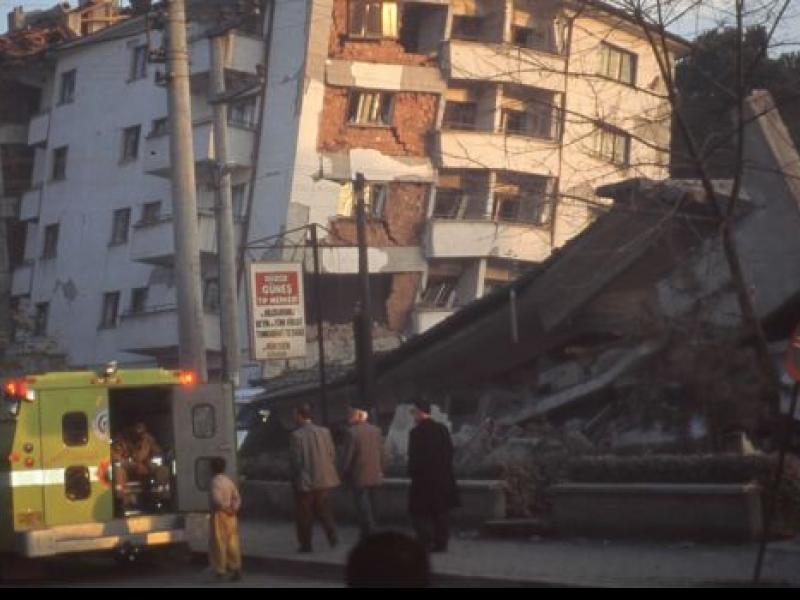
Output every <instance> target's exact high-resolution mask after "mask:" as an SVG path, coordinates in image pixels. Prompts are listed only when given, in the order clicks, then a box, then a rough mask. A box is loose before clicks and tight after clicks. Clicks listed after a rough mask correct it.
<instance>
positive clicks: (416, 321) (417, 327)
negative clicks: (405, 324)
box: [411, 306, 456, 335]
mask: <svg viewBox="0 0 800 600" xmlns="http://www.w3.org/2000/svg"><path fill="white" fill-rule="evenodd" d="M455 312H456V311H455V309H453V308H430V307H426V306H417V307H416V308H415V309H414V312H413V313H412V317H411V320H412V322H411V327H412V331H413V332H414V334H416V335H419V334H420V333H425V332H426V331H427V330H428V329H430V328H431V327H433V326H434V325H438V324H439V323H441V322H442V321H444V320H445V319H447V318H448V317H450V316H451V315H452V314H453V313H455Z"/></svg>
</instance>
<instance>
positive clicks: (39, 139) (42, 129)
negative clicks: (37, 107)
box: [28, 112, 50, 146]
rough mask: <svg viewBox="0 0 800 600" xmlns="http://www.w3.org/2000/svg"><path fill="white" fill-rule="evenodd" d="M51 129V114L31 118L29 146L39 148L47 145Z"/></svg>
mask: <svg viewBox="0 0 800 600" xmlns="http://www.w3.org/2000/svg"><path fill="white" fill-rule="evenodd" d="M49 129H50V112H44V113H40V114H38V115H35V116H34V117H33V118H31V120H30V123H28V145H29V146H37V145H40V144H45V143H47V134H48V131H49Z"/></svg>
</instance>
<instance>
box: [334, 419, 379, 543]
mask: <svg viewBox="0 0 800 600" xmlns="http://www.w3.org/2000/svg"><path fill="white" fill-rule="evenodd" d="M347 434H348V435H347V441H346V443H345V446H344V456H343V460H342V479H343V480H344V481H346V482H347V483H348V484H349V485H350V487H351V488H352V490H353V498H354V500H355V508H356V514H357V515H358V523H359V527H360V528H361V537H362V539H363V538H366V537H367V536H369V535H370V534H371V533H373V532H374V531H375V497H374V492H375V488H377V487H378V486H379V485H381V484H382V483H383V471H384V468H385V464H386V459H385V453H384V447H383V435H381V430H380V429H379V428H378V427H376V426H375V425H372V424H371V423H369V421H368V415H367V412H366V411H364V410H359V409H357V408H353V409H351V410H350V427H349V429H348V431H347Z"/></svg>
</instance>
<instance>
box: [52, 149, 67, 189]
mask: <svg viewBox="0 0 800 600" xmlns="http://www.w3.org/2000/svg"><path fill="white" fill-rule="evenodd" d="M68 152H69V146H61V147H60V148H55V149H54V150H53V172H52V180H53V181H64V180H65V179H66V178H67V155H68Z"/></svg>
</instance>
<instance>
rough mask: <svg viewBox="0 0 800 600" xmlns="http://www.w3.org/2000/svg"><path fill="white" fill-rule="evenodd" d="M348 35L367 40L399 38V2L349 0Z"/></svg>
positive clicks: (389, 0)
mask: <svg viewBox="0 0 800 600" xmlns="http://www.w3.org/2000/svg"><path fill="white" fill-rule="evenodd" d="M347 35H348V37H351V38H357V39H367V40H369V39H375V40H378V39H384V38H388V39H398V38H399V37H400V25H399V7H398V3H397V2H394V1H392V0H348V3H347Z"/></svg>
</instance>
